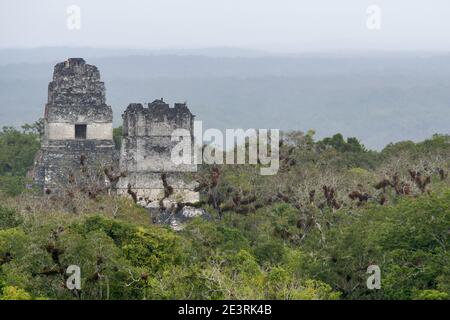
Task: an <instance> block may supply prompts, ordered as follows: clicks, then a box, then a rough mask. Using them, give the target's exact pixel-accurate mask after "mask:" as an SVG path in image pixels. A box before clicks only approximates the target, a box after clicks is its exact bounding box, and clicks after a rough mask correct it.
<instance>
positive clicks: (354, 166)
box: [0, 129, 450, 299]
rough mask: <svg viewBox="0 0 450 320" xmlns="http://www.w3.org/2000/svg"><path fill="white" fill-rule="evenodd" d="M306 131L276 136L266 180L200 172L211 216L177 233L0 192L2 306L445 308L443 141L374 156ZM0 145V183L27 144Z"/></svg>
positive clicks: (78, 200) (124, 215) (79, 196)
mask: <svg viewBox="0 0 450 320" xmlns="http://www.w3.org/2000/svg"><path fill="white" fill-rule="evenodd" d="M313 134H314V133H313V132H308V133H307V134H302V133H299V132H292V133H289V134H286V135H285V136H284V139H283V143H282V145H281V150H280V151H281V154H280V158H281V167H280V171H279V173H278V174H277V175H274V176H261V175H259V170H258V168H257V167H255V166H248V165H239V166H204V167H202V168H201V170H200V172H199V173H198V174H197V175H196V176H195V177H194V178H195V179H197V180H198V182H199V190H200V191H201V194H202V201H201V203H200V204H199V205H201V206H202V207H203V208H204V209H205V210H207V211H208V212H209V213H210V214H211V216H212V219H211V220H203V219H200V218H196V219H193V220H191V221H190V222H188V223H187V224H186V225H185V227H184V229H183V230H181V231H173V230H172V229H170V228H169V227H168V226H163V225H156V224H154V223H153V222H152V221H153V220H152V216H151V214H150V213H149V212H148V211H147V210H145V209H143V208H141V207H140V206H138V205H137V204H135V203H134V202H133V200H132V199H125V198H123V197H117V196H114V195H109V194H107V193H104V194H98V195H96V196H95V197H92V195H91V196H90V197H89V196H86V195H85V194H83V192H81V191H80V192H73V190H72V191H71V194H70V196H68V195H61V196H57V195H40V194H37V193H33V192H26V193H23V192H22V193H21V192H20V191H18V192H14V193H10V192H3V193H0V203H1V205H0V299H449V298H450V254H449V249H450V239H449V238H450V233H449V230H450V186H449V178H448V174H447V172H448V170H449V167H450V161H449V160H448V159H449V156H450V143H449V141H450V140H449V137H447V136H441V135H436V136H434V137H432V138H431V139H429V140H426V141H424V142H421V143H413V142H400V143H396V144H391V145H388V146H387V147H386V148H385V149H384V150H382V151H381V152H375V151H369V150H366V149H365V148H364V146H362V145H361V144H360V143H359V141H358V140H357V139H355V138H349V139H346V140H344V138H343V137H342V135H339V134H338V135H335V136H333V137H331V138H326V139H324V140H322V141H317V142H316V141H314V138H313ZM14 137H15V138H14ZM0 138H1V143H2V148H4V150H7V152H6V153H5V154H2V158H1V161H2V162H1V163H2V164H7V163H8V164H9V166H10V167H11V168H10V167H6V166H3V169H4V170H5V169H7V170H6V171H7V172H6V171H2V173H1V175H2V177H3V178H6V177H8V178H9V177H15V176H18V177H23V176H24V174H25V172H26V170H27V168H28V167H29V166H30V165H31V164H32V158H33V153H34V152H35V151H36V146H35V141H36V134H34V135H33V134H32V133H29V132H27V131H23V132H19V131H15V130H13V129H4V130H3V131H2V133H1V134H0ZM8 139H9V140H8ZM15 139H17V140H15ZM28 139H29V140H28ZM8 141H12V142H10V143H8ZM19 141H20V143H19ZM20 145H21V146H27V148H28V147H29V148H31V149H32V150H34V151H33V152H31V151H26V150H22V149H21V148H20ZM5 148H6V149H5ZM23 148H25V147H23ZM33 148H34V149H33ZM11 159H13V160H11ZM14 159H22V160H20V161H15V160H14ZM8 185H9V186H11V185H12V184H8ZM74 208H76V210H74ZM74 212H75V213H74ZM69 265H78V266H80V268H81V278H82V286H81V287H82V289H81V290H79V291H78V290H75V291H70V290H68V289H67V288H66V286H65V283H66V280H67V277H68V275H67V274H66V269H67V267H68V266H69ZM369 265H378V266H379V267H380V269H381V289H379V290H369V289H368V288H367V286H366V281H367V278H368V276H369V275H368V274H367V273H366V270H367V267H368V266H369Z"/></svg>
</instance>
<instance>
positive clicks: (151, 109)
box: [32, 58, 199, 207]
mask: <svg viewBox="0 0 450 320" xmlns="http://www.w3.org/2000/svg"><path fill="white" fill-rule="evenodd" d="M122 117H123V137H122V149H121V151H120V155H119V154H118V153H117V152H116V151H115V147H114V142H113V127H112V120H113V114H112V109H111V107H110V106H108V105H107V104H106V102H105V85H104V83H103V82H102V81H100V73H99V71H98V69H97V67H95V66H93V65H89V64H86V63H85V61H84V60H83V59H80V58H72V59H68V60H67V61H65V62H62V63H58V64H57V65H56V66H55V69H54V73H53V81H52V82H50V84H49V86H48V102H47V104H46V106H45V118H44V134H43V137H42V147H41V150H40V152H39V154H38V155H37V157H36V163H35V167H34V170H33V173H32V175H33V176H34V180H35V182H36V184H37V185H39V186H40V187H41V188H42V189H43V190H45V191H47V192H49V190H58V189H60V188H61V187H64V186H65V185H66V184H67V183H68V182H70V181H71V180H73V179H76V178H77V177H76V173H77V172H79V171H80V168H81V169H82V171H83V172H86V170H95V169H96V168H98V172H99V173H100V176H101V175H103V173H102V172H103V171H102V170H103V168H105V167H111V166H112V167H114V168H113V171H115V172H116V173H117V172H119V173H120V175H119V176H120V179H119V180H118V181H115V182H114V186H116V187H117V192H118V193H119V194H123V195H127V196H129V195H130V194H133V195H134V196H135V198H136V200H138V201H139V202H140V203H142V204H143V205H146V206H150V207H151V206H155V207H156V206H160V205H161V204H162V203H161V202H160V200H164V202H169V203H173V202H196V201H198V197H199V195H198V193H197V192H194V191H193V190H194V188H195V183H192V182H189V181H188V177H187V173H188V172H194V171H196V170H197V166H196V165H195V164H180V165H176V164H174V163H173V162H172V161H171V151H172V148H173V146H174V145H175V144H176V142H172V141H171V135H172V132H173V131H174V130H176V129H186V132H187V135H189V137H187V138H190V139H191V140H190V141H192V140H193V139H192V135H193V119H194V116H193V115H192V114H191V112H190V111H189V109H188V108H187V106H186V104H184V103H177V104H175V106H174V108H170V107H169V105H168V104H166V103H164V101H162V99H161V100H155V101H154V102H152V103H150V104H148V107H147V108H145V107H143V106H142V104H130V105H129V106H128V108H127V109H126V111H125V113H124V114H123V116H122ZM119 157H120V165H119ZM119 176H118V177H119ZM163 177H164V178H163ZM104 183H105V184H108V180H107V179H106V177H105V178H104ZM168 189H170V192H169V193H170V194H167V193H168V192H167V190H168ZM164 205H165V204H164Z"/></svg>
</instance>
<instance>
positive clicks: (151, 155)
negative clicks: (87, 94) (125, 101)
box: [118, 99, 199, 202]
mask: <svg viewBox="0 0 450 320" xmlns="http://www.w3.org/2000/svg"><path fill="white" fill-rule="evenodd" d="M122 117H123V121H124V122H123V138H122V149H121V153H120V170H121V171H122V172H126V173H127V175H126V177H124V178H121V179H120V181H119V183H118V188H119V191H118V192H119V193H126V192H127V190H128V186H131V189H132V190H133V191H134V192H136V193H137V194H138V196H139V197H141V198H145V199H147V200H150V201H154V200H157V199H160V198H162V197H163V196H164V186H163V182H162V179H161V174H162V173H165V175H166V177H167V182H168V184H169V185H170V186H171V187H172V188H173V189H174V194H173V195H172V198H173V199H174V200H180V201H184V202H196V201H198V198H199V195H198V193H197V192H194V191H193V190H194V188H195V183H193V182H192V179H189V176H190V175H189V173H190V172H195V171H197V166H196V165H195V164H193V162H192V163H191V164H175V163H174V162H173V161H172V159H171V153H172V149H173V147H174V146H175V145H176V143H177V142H174V141H171V138H172V132H173V131H174V130H176V129H185V132H186V134H185V135H186V138H190V139H191V141H193V139H192V134H193V119H194V116H193V115H192V113H191V112H190V111H189V109H188V108H187V106H186V105H185V104H175V106H174V107H173V108H171V107H170V106H169V105H168V104H166V103H165V102H164V101H163V100H162V99H161V100H155V101H154V102H152V103H149V104H148V107H147V108H145V107H144V106H143V105H142V104H130V105H129V106H128V108H127V109H126V111H125V113H124V114H123V116H122Z"/></svg>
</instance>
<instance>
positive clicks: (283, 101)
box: [0, 48, 450, 148]
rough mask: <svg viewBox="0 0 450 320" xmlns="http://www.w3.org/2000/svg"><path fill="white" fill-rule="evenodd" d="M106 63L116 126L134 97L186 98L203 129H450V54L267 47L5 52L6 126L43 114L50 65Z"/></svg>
mask: <svg viewBox="0 0 450 320" xmlns="http://www.w3.org/2000/svg"><path fill="white" fill-rule="evenodd" d="M69 56H70V57H84V58H85V59H86V60H87V62H88V63H90V64H95V65H97V66H98V67H99V69H100V72H101V75H102V79H103V80H104V81H105V83H106V90H107V91H106V94H107V102H108V103H109V104H111V105H112V106H113V109H114V112H115V121H116V124H119V123H120V122H121V120H120V115H121V113H122V111H123V110H124V109H125V108H126V106H127V105H128V103H130V102H150V101H152V100H154V99H156V98H161V97H164V98H165V100H166V101H168V102H171V103H173V102H175V101H185V100H186V101H187V102H188V104H189V106H190V108H191V110H192V111H193V113H194V114H196V115H197V119H198V120H203V121H204V122H205V124H204V126H206V127H218V128H221V129H223V128H250V127H255V128H280V129H285V130H288V129H298V130H303V131H306V130H308V129H315V130H316V131H317V135H318V137H323V136H329V135H332V134H334V133H336V132H341V133H342V134H344V135H345V136H356V137H358V138H360V139H361V140H362V142H363V143H364V144H365V145H366V146H367V147H370V148H381V147H383V146H384V145H386V144H387V143H389V142H392V141H398V140H408V139H410V140H422V139H424V138H426V137H429V136H430V135H432V134H433V133H436V132H439V133H450V125H449V124H448V123H449V119H450V55H440V54H359V55H331V54H328V55H312V54H308V55H272V56H271V55H269V54H267V53H264V52H259V51H252V50H243V49H235V48H211V49H204V50H185V51H176V50H172V51H170V52H169V51H148V50H147V51H144V50H119V49H118V50H115V49H93V48H42V49H28V50H27V49H4V50H0V125H20V124H22V123H24V122H32V121H34V120H36V119H37V118H39V117H41V116H42V113H43V107H44V104H45V102H46V99H47V85H48V82H49V81H50V79H51V76H52V72H53V66H54V64H55V63H56V62H59V61H62V60H64V59H65V58H67V57H69Z"/></svg>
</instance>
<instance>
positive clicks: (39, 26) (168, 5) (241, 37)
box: [0, 0, 450, 52]
mask: <svg viewBox="0 0 450 320" xmlns="http://www.w3.org/2000/svg"><path fill="white" fill-rule="evenodd" d="M70 5H77V6H78V7H79V8H80V10H81V16H80V17H81V28H80V29H79V30H70V29H69V28H68V27H67V19H68V14H67V13H66V10H67V7H68V6H70ZM370 5H378V7H379V8H380V9H381V29H380V30H375V31H374V30H369V29H368V28H367V26H366V21H367V19H368V16H369V15H368V14H367V12H366V10H367V8H368V7H369V6H370ZM449 32H450V1H449V0H432V1H426V0H378V1H375V0H371V1H369V0H308V1H303V0H145V1H144V0H126V1H123V0H121V1H118V0H116V1H114V0H71V1H65V0H39V1H36V0H0V47H2V48H5V47H8V48H11V47H40V46H94V47H120V48H151V49H155V48H199V47H215V46H234V47H245V48H255V49H265V50H274V51H297V52H302V51H330V50H331V51H349V50H395V51H397V50H409V51H410V50H445V51H448V50H450V36H449V35H450V33H449Z"/></svg>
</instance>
